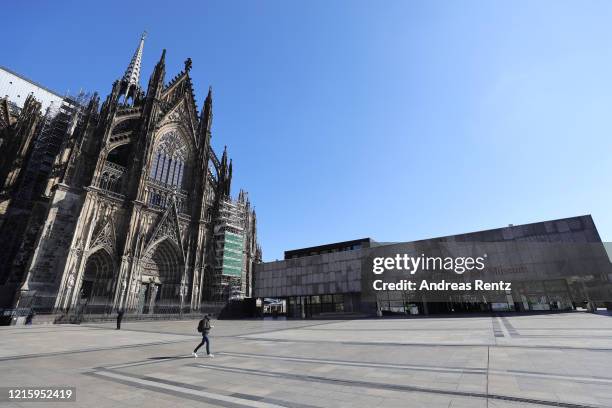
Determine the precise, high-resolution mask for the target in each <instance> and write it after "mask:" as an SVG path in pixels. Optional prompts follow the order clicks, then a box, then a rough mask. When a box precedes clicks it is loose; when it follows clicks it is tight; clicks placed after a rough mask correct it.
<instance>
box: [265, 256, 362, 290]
mask: <svg viewBox="0 0 612 408" xmlns="http://www.w3.org/2000/svg"><path fill="white" fill-rule="evenodd" d="M362 251H363V250H362V249H357V250H353V251H344V252H336V253H331V254H323V255H313V256H307V257H303V258H296V259H288V260H285V261H277V262H267V263H261V264H257V265H255V274H254V278H255V283H254V285H253V286H254V290H253V296H254V297H287V296H303V295H324V294H330V293H351V292H353V293H354V292H360V291H361V259H362V256H363V255H362Z"/></svg>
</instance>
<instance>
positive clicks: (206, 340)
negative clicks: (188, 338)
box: [193, 333, 210, 354]
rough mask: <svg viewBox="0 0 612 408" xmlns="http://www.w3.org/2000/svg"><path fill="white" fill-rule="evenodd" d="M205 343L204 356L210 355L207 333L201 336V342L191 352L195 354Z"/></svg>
mask: <svg viewBox="0 0 612 408" xmlns="http://www.w3.org/2000/svg"><path fill="white" fill-rule="evenodd" d="M204 343H206V354H210V340H209V339H208V333H207V334H202V342H201V343H200V344H198V347H196V348H195V350H193V352H194V353H197V352H198V350H199V349H200V347H202V346H203V345H204Z"/></svg>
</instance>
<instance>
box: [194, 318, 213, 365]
mask: <svg viewBox="0 0 612 408" xmlns="http://www.w3.org/2000/svg"><path fill="white" fill-rule="evenodd" d="M213 327H215V326H212V325H211V324H210V316H209V315H204V318H203V319H202V320H200V322H199V323H198V331H199V332H200V333H202V341H201V342H200V344H198V346H197V347H196V348H195V350H193V356H194V357H195V358H198V350H199V349H200V347H202V346H203V345H204V344H206V355H207V356H208V357H210V358H213V357H214V355H212V354H210V339H209V338H208V333H209V332H210V329H212V328H213Z"/></svg>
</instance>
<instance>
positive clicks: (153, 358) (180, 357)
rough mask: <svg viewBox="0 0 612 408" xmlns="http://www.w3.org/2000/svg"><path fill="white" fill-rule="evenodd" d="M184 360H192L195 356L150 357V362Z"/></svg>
mask: <svg viewBox="0 0 612 408" xmlns="http://www.w3.org/2000/svg"><path fill="white" fill-rule="evenodd" d="M184 358H190V359H193V356H185V355H181V356H160V357H149V360H181V359H184Z"/></svg>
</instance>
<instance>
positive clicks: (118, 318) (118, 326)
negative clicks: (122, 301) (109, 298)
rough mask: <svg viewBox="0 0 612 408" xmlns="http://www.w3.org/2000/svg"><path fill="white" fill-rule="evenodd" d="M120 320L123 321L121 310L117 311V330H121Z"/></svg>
mask: <svg viewBox="0 0 612 408" xmlns="http://www.w3.org/2000/svg"><path fill="white" fill-rule="evenodd" d="M121 320H123V309H119V310H117V330H121Z"/></svg>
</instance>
